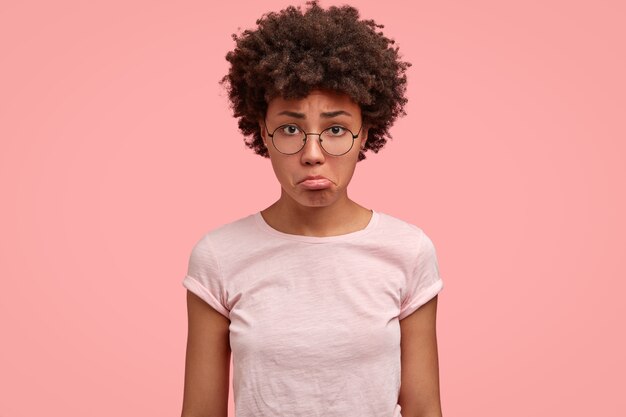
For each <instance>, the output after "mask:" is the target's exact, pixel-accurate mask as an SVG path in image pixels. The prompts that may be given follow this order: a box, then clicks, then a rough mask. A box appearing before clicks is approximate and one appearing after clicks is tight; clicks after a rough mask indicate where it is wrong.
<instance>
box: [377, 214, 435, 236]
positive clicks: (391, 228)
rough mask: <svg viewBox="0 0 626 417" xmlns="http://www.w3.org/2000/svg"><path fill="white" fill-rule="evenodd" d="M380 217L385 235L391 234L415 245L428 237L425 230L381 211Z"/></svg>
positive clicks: (380, 224)
mask: <svg viewBox="0 0 626 417" xmlns="http://www.w3.org/2000/svg"><path fill="white" fill-rule="evenodd" d="M378 215H379V228H380V230H381V231H382V232H384V233H385V234H391V235H393V236H394V237H395V238H400V239H402V240H405V241H412V242H415V243H417V242H419V241H420V240H421V239H423V238H424V237H426V233H425V232H424V230H423V229H422V228H421V227H419V226H417V225H416V224H414V223H411V222H408V221H406V220H403V219H400V218H398V217H395V216H393V215H390V214H387V213H384V212H380V211H379V212H378Z"/></svg>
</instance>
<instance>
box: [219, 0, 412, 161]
mask: <svg viewBox="0 0 626 417" xmlns="http://www.w3.org/2000/svg"><path fill="white" fill-rule="evenodd" d="M306 4H307V5H308V6H309V7H308V9H306V10H305V11H304V12H303V11H302V9H301V8H300V7H299V6H298V7H297V8H296V7H294V6H289V7H287V8H285V9H284V10H281V11H280V12H278V13H276V12H270V13H267V14H264V15H263V16H262V17H261V18H260V19H258V20H257V22H256V24H257V26H258V27H257V28H256V29H254V30H245V31H243V32H242V33H241V34H240V35H237V34H233V35H232V36H233V40H235V42H236V47H235V49H234V50H233V51H230V52H228V54H226V60H227V61H228V62H230V64H231V66H230V69H229V72H228V74H227V75H225V76H224V77H223V78H222V80H221V82H220V83H221V84H222V85H225V86H226V89H227V91H228V96H229V99H230V101H231V107H232V110H233V116H234V117H238V118H239V129H240V130H241V132H242V133H243V134H244V136H246V137H250V136H251V137H252V138H251V140H246V139H245V138H244V141H245V144H246V146H248V147H249V148H252V149H253V150H254V152H255V153H257V154H259V155H261V156H263V157H266V158H267V157H269V153H268V151H267V149H266V148H265V146H264V144H263V139H262V138H261V130H260V127H259V120H260V119H263V118H264V117H265V113H266V111H267V107H268V102H269V101H270V100H271V99H272V98H275V97H283V98H285V99H290V98H295V99H298V98H304V97H306V96H307V95H308V94H309V92H310V91H311V90H314V89H328V90H334V91H337V92H340V93H344V94H347V95H348V96H350V97H351V98H352V99H353V100H354V101H355V102H356V103H358V104H359V106H360V107H361V113H362V117H363V122H364V123H365V124H367V125H368V126H369V135H368V138H367V142H366V144H365V148H364V149H363V150H361V151H360V152H359V157H358V161H361V160H363V159H365V155H364V151H365V150H368V149H370V150H372V151H373V152H374V153H378V151H379V150H380V149H381V148H382V147H383V146H384V145H385V143H386V142H387V137H388V138H391V135H390V134H389V128H390V127H391V125H392V124H393V122H394V121H395V120H396V118H397V117H398V116H399V115H405V114H406V112H405V111H404V105H405V104H406V102H407V99H406V97H405V91H406V75H405V71H406V69H407V68H408V67H409V66H411V64H410V63H408V62H404V61H401V60H400V56H399V54H398V47H394V43H395V41H394V40H392V39H389V38H387V37H385V36H384V35H383V33H382V32H380V31H377V28H383V27H384V26H383V25H380V24H377V23H376V22H374V21H373V20H359V11H358V10H357V9H356V8H354V7H352V6H347V5H345V6H341V7H336V6H332V7H330V8H329V9H328V10H324V9H322V8H321V7H320V6H319V5H318V4H317V1H309V2H307V3H306Z"/></svg>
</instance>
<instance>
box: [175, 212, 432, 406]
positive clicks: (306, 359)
mask: <svg viewBox="0 0 626 417" xmlns="http://www.w3.org/2000/svg"><path fill="white" fill-rule="evenodd" d="M183 286H184V287H185V288H187V289H188V290H189V291H191V292H193V293H194V294H196V295H198V296H199V297H200V298H202V299H203V300H204V301H206V302H207V303H208V304H209V305H210V306H212V307H213V308H214V309H215V310H217V311H218V312H220V313H221V314H223V315H224V316H226V317H228V318H229V319H230V345H231V349H232V355H233V356H232V360H233V394H234V400H235V413H236V417H262V416H263V417H305V416H306V417H401V413H400V409H401V408H400V405H399V404H398V403H397V400H398V395H399V390H400V324H399V320H400V319H403V318H404V317H406V316H408V315H409V314H411V313H412V312H413V311H415V310H416V309H417V308H419V307H420V306H421V305H423V304H424V303H426V302H427V301H429V300H430V299H432V298H433V297H434V296H435V295H436V294H438V293H439V291H441V290H442V288H443V282H442V280H441V278H440V276H439V269H438V264H437V257H436V253H435V248H434V246H433V243H432V241H431V240H430V239H429V238H428V236H427V235H426V234H425V233H424V232H423V231H422V229H420V228H418V227H417V226H414V225H412V224H410V223H407V222H404V221H402V220H399V219H397V218H395V217H392V216H390V215H387V214H385V213H382V212H377V211H372V218H371V220H370V222H369V224H368V225H367V226H366V227H365V229H362V230H359V231H356V232H352V233H348V234H344V235H339V236H329V237H313V236H302V235H292V234H287V233H283V232H280V231H278V230H276V229H274V228H272V227H271V226H269V225H268V224H267V223H266V222H265V220H264V218H263V216H262V215H261V213H260V212H256V213H255V214H251V215H249V216H247V217H244V218H241V219H239V220H237V221H234V222H232V223H229V224H226V225H224V226H221V227H219V228H217V229H214V230H212V231H210V232H208V233H207V234H205V235H204V236H203V237H202V238H201V239H200V240H199V241H198V242H197V243H196V245H195V246H194V248H193V250H192V252H191V256H190V259H189V267H188V271H187V275H186V276H185V278H184V280H183Z"/></svg>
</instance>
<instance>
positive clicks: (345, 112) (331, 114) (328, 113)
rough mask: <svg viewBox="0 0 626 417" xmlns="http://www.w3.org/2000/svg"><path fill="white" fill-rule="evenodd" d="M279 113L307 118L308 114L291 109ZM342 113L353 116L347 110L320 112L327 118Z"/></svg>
mask: <svg viewBox="0 0 626 417" xmlns="http://www.w3.org/2000/svg"><path fill="white" fill-rule="evenodd" d="M278 115H279V116H281V115H285V116H290V117H295V118H296V119H306V115H305V114H304V113H297V112H294V111H289V110H285V111H281V112H280V113H278ZM341 115H345V116H350V117H352V115H351V114H350V113H348V112H347V111H345V110H337V111H329V112H324V113H320V116H322V117H323V118H325V119H330V118H332V117H336V116H341Z"/></svg>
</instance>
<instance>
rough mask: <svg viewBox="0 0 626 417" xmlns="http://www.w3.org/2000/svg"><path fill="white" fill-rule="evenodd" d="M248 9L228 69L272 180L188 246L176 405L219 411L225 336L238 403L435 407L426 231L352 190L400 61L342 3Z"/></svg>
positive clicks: (282, 408)
mask: <svg viewBox="0 0 626 417" xmlns="http://www.w3.org/2000/svg"><path fill="white" fill-rule="evenodd" d="M257 24H258V27H257V28H256V29H255V30H249V31H244V32H243V33H242V34H241V35H239V36H234V39H235V40H236V42H237V46H236V48H235V49H234V51H231V52H229V53H228V54H227V56H226V58H227V60H228V61H229V62H230V63H231V68H230V71H229V73H228V75H226V76H225V77H224V80H223V82H224V83H225V84H226V86H227V88H228V91H229V97H230V100H231V102H232V107H233V110H234V115H235V117H238V118H239V127H240V129H241V131H242V132H243V134H244V135H245V136H246V137H249V138H250V140H249V141H247V142H246V144H247V145H248V146H249V147H250V148H252V149H253V150H254V151H255V152H256V153H257V154H259V155H261V156H264V157H269V159H270V160H271V163H272V166H273V169H274V172H275V173H276V178H277V179H278V182H279V183H280V186H281V195H280V198H279V199H278V200H277V201H276V202H275V203H274V204H272V205H271V206H269V207H267V208H265V209H264V210H262V211H259V212H256V213H254V214H252V215H250V216H247V217H244V218H242V219H239V220H237V221H234V222H232V223H229V224H226V225H224V226H221V227H219V228H217V229H215V230H212V231H210V232H208V233H207V234H205V235H204V236H203V237H202V239H200V241H199V242H197V244H196V245H195V246H194V248H193V250H192V253H191V256H190V259H189V267H188V271H187V275H186V276H185V278H184V281H183V285H184V286H185V287H186V288H187V289H188V292H187V305H188V320H189V330H188V331H189V333H188V341H187V358H186V368H185V390H184V399H183V411H182V415H183V417H192V416H226V415H227V404H228V392H229V376H230V375H229V371H230V356H231V352H232V354H233V369H234V375H233V386H234V399H235V410H236V415H237V417H249V416H250V417H251V416H255V417H258V416H281V417H282V416H284V417H287V416H288V417H292V416H324V417H332V416H341V417H347V416H355V417H356V416H359V417H370V416H371V417H374V416H376V417H379V416H380V417H386V416H388V417H399V416H402V417H417V416H421V417H427V416H428V417H435V416H441V405H440V397H439V374H438V355H437V342H436V331H435V317H436V309H437V294H438V293H439V292H440V291H441V289H442V288H443V282H442V280H441V278H440V276H439V270H438V265H437V258H436V253H435V248H434V246H433V243H432V241H431V240H430V239H429V238H428V236H427V235H426V234H425V233H424V232H423V231H422V230H421V229H420V228H418V227H417V226H414V225H411V224H409V223H406V222H404V221H402V220H400V219H397V218H395V217H392V216H390V215H387V214H385V213H381V212H377V211H374V210H370V209H367V208H365V207H363V206H361V205H359V204H358V203H356V202H354V201H353V200H351V199H350V198H349V197H348V194H347V187H348V184H349V183H350V179H351V178H352V175H353V173H354V170H355V167H356V164H357V163H358V161H360V160H362V159H364V158H365V155H364V152H366V151H367V150H372V151H374V152H378V151H379V149H380V148H382V146H383V145H384V144H385V142H386V139H385V137H386V136H389V135H388V129H389V127H390V126H391V125H392V124H393V122H394V121H395V119H396V118H397V116H398V115H401V114H404V110H403V107H404V104H405V103H406V98H405V96H404V94H405V87H406V76H405V74H404V73H405V70H406V68H407V67H408V66H409V65H410V64H408V63H406V62H402V61H401V60H400V59H399V57H398V53H397V48H393V47H392V44H393V41H391V40H390V39H388V38H386V37H384V36H383V35H382V33H380V32H377V28H381V27H382V26H380V25H376V24H375V23H374V22H373V21H363V20H359V15H358V12H357V10H356V9H354V8H352V7H348V6H344V7H341V8H335V7H331V8H330V9H328V10H324V9H322V8H321V7H319V6H318V5H317V4H316V3H315V2H310V3H308V8H307V9H306V10H304V11H303V10H302V9H300V8H294V7H289V8H287V9H285V10H282V11H281V12H279V13H269V14H267V15H265V16H264V17H263V18H262V19H260V20H259V21H257ZM401 412H402V413H401Z"/></svg>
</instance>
